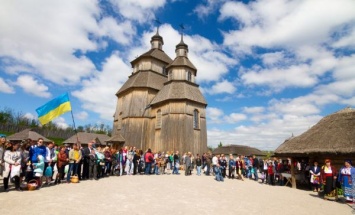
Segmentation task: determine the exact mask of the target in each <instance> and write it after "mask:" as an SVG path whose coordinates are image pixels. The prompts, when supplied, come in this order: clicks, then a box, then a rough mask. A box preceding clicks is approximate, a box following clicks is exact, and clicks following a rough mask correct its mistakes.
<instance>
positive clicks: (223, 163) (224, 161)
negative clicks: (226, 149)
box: [219, 154, 227, 178]
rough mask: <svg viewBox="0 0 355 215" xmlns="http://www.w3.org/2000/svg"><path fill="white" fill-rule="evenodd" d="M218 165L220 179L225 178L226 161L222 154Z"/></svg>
mask: <svg viewBox="0 0 355 215" xmlns="http://www.w3.org/2000/svg"><path fill="white" fill-rule="evenodd" d="M219 164H220V169H221V173H222V177H223V178H225V177H226V173H227V160H226V157H225V156H224V154H222V156H221V159H220V161H219Z"/></svg>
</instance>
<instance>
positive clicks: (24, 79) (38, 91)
mask: <svg viewBox="0 0 355 215" xmlns="http://www.w3.org/2000/svg"><path fill="white" fill-rule="evenodd" d="M16 85H17V86H19V87H21V88H22V89H23V90H24V91H25V92H26V93H28V94H32V95H35V96H38V97H44V98H49V97H50V96H51V93H49V92H48V87H47V86H46V85H44V84H41V83H39V81H38V80H36V79H34V78H33V77H32V76H29V75H21V76H18V77H17V81H16Z"/></svg>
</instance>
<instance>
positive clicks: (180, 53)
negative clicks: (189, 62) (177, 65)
mask: <svg viewBox="0 0 355 215" xmlns="http://www.w3.org/2000/svg"><path fill="white" fill-rule="evenodd" d="M188 52H189V47H188V46H187V45H186V44H185V43H184V39H183V35H182V34H181V41H180V43H179V44H177V45H176V48H175V53H176V57H187V53H188Z"/></svg>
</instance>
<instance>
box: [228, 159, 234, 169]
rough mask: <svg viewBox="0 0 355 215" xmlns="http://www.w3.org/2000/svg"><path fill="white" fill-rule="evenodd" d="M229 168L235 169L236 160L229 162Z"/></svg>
mask: <svg viewBox="0 0 355 215" xmlns="http://www.w3.org/2000/svg"><path fill="white" fill-rule="evenodd" d="M229 167H235V160H233V159H230V160H229Z"/></svg>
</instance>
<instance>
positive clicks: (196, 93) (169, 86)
mask: <svg viewBox="0 0 355 215" xmlns="http://www.w3.org/2000/svg"><path fill="white" fill-rule="evenodd" d="M181 99H187V100H190V101H194V102H198V103H201V104H204V105H207V102H206V99H205V98H204V96H203V95H202V93H201V91H200V90H199V88H198V85H197V84H194V83H191V82H188V81H170V82H167V83H166V84H165V85H164V87H163V89H161V90H160V91H159V93H158V94H157V95H156V96H155V97H154V99H153V100H152V102H151V105H154V104H157V103H160V102H163V101H167V100H181Z"/></svg>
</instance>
